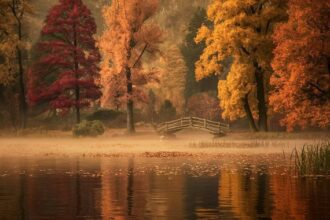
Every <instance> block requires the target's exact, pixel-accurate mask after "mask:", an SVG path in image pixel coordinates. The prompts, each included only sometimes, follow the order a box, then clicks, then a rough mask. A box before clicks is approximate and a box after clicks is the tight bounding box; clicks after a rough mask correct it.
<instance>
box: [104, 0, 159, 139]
mask: <svg viewBox="0 0 330 220" xmlns="http://www.w3.org/2000/svg"><path fill="white" fill-rule="evenodd" d="M157 8H158V1H157V0H129V1H126V0H114V1H112V2H111V4H110V5H108V6H105V8H104V10H103V17H104V20H105V24H106V29H105V31H104V32H103V34H102V36H101V38H100V41H99V46H100V49H101V52H102V55H103V62H102V65H101V78H102V79H101V81H102V82H101V83H102V85H103V87H104V95H105V97H109V95H108V94H107V93H109V92H110V89H109V85H112V84H111V83H109V80H110V79H111V78H112V75H113V74H119V75H120V77H124V78H125V80H126V85H125V87H126V101H127V131H128V133H133V132H135V128H134V119H133V100H134V97H135V96H136V95H137V94H136V92H137V90H135V91H133V88H134V86H135V84H134V82H137V81H139V82H140V83H139V84H141V80H142V81H152V80H154V74H152V73H145V72H144V71H143V62H142V61H143V59H142V58H143V55H144V54H145V53H146V52H149V53H151V54H153V53H155V52H157V51H158V44H159V43H160V41H161V35H162V32H161V31H160V29H159V27H158V25H157V24H155V23H152V22H151V21H150V20H151V18H152V16H153V15H154V14H155V13H156V11H157Z"/></svg>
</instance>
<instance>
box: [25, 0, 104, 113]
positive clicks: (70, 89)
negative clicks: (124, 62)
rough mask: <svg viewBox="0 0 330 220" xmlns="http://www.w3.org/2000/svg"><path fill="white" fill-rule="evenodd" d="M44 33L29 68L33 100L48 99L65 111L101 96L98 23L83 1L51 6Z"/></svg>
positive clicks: (47, 100)
mask: <svg viewBox="0 0 330 220" xmlns="http://www.w3.org/2000/svg"><path fill="white" fill-rule="evenodd" d="M41 34H42V40H41V41H40V42H39V43H38V47H37V49H38V50H39V53H40V54H41V55H40V56H39V58H38V59H37V60H36V61H35V62H34V64H33V65H32V66H31V68H30V70H29V92H28V97H29V100H30V103H31V104H38V103H40V102H48V103H49V107H50V108H53V109H58V110H60V111H61V112H62V113H65V112H67V111H68V110H69V109H70V108H72V107H85V106H89V104H90V103H91V102H93V101H94V100H96V99H99V98H100V96H101V92H100V88H99V86H98V85H97V84H96V80H98V77H99V67H98V63H99V61H100V54H99V51H98V49H97V48H96V45H95V39H94V37H93V36H94V35H95V34H96V24H95V22H94V19H93V18H92V17H91V13H90V11H89V10H88V8H87V7H86V6H85V5H83V3H82V1H81V0H61V1H60V4H59V5H56V6H54V7H53V8H52V9H51V10H50V12H49V15H48V17H47V19H46V24H45V26H44V27H43V29H42V32H41ZM77 91H79V98H78V97H77V96H76V95H77V94H76V92H77Z"/></svg>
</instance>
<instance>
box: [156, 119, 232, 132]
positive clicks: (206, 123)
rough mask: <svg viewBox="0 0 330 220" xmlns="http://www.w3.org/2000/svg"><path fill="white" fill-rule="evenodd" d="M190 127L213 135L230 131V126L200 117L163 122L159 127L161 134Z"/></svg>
mask: <svg viewBox="0 0 330 220" xmlns="http://www.w3.org/2000/svg"><path fill="white" fill-rule="evenodd" d="M188 127H195V128H200V129H204V130H207V131H210V132H212V133H224V132H228V131H229V125H228V124H225V123H221V122H215V121H211V120H208V119H203V118H198V117H184V118H180V119H177V120H173V121H168V122H163V123H160V124H159V125H158V126H157V128H156V129H157V131H158V132H160V133H167V132H176V131H179V130H182V129H184V128H188Z"/></svg>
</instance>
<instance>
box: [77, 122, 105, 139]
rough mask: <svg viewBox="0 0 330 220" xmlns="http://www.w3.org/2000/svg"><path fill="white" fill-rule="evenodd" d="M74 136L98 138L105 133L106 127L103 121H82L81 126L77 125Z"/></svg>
mask: <svg viewBox="0 0 330 220" xmlns="http://www.w3.org/2000/svg"><path fill="white" fill-rule="evenodd" d="M72 132H73V135H74V136H77V137H80V136H83V137H86V136H90V137H96V136H98V135H102V134H103V133H104V125H103V123H102V122H101V121H97V120H94V121H86V120H84V121H82V122H81V123H80V124H77V125H75V126H74V128H73V131H72Z"/></svg>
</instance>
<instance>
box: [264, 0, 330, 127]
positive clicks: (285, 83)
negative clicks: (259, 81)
mask: <svg viewBox="0 0 330 220" xmlns="http://www.w3.org/2000/svg"><path fill="white" fill-rule="evenodd" d="M329 16H330V5H329V2H328V1H318V2H317V3H315V1H312V0H290V1H289V20H288V22H287V23H284V24H281V25H279V26H278V27H277V29H276V31H275V35H274V42H275V44H276V49H275V51H274V54H275V57H274V60H273V62H272V67H273V69H274V71H275V74H274V75H273V76H272V78H271V85H272V86H273V92H272V94H271V97H270V104H271V105H272V106H273V108H274V110H275V111H276V112H280V113H282V114H283V116H284V117H283V119H282V120H281V124H282V125H284V126H286V127H287V129H288V130H289V131H292V130H293V129H294V128H295V127H298V126H299V127H301V128H303V129H304V128H307V127H308V126H316V127H322V128H326V127H328V126H329V124H330V74H329V54H330V31H329V30H330V23H329V20H330V17H329Z"/></svg>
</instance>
